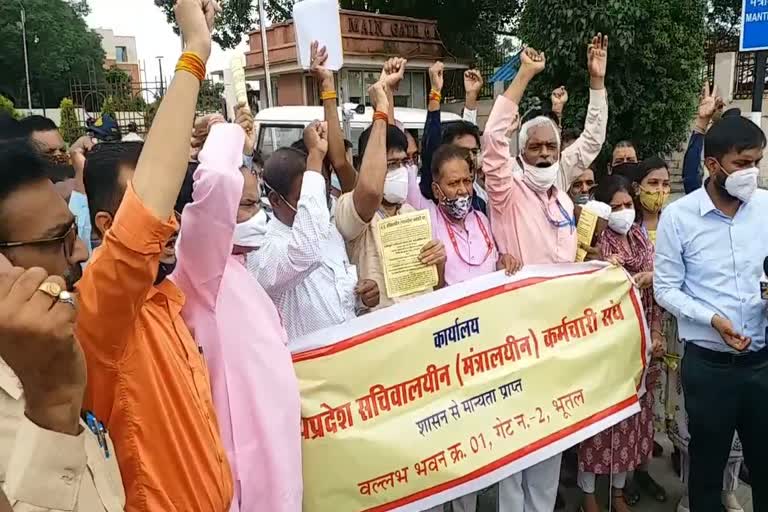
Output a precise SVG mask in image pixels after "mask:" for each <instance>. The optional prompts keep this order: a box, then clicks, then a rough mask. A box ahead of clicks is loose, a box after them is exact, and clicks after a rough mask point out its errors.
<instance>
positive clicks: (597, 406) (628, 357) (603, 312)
mask: <svg viewBox="0 0 768 512" xmlns="http://www.w3.org/2000/svg"><path fill="white" fill-rule="evenodd" d="M647 336H648V335H647V326H646V324H645V320H644V318H643V313H642V306H641V304H640V300H639V295H638V294H637V293H636V291H635V290H634V289H633V288H632V285H631V284H630V282H629V280H628V279H627V276H626V274H625V273H624V271H623V270H621V269H619V268H615V267H604V266H598V265H595V264H583V265H567V266H539V267H530V268H526V269H524V270H523V272H521V273H520V275H518V276H515V278H508V277H506V276H504V275H503V273H497V274H493V275H491V276H486V277H483V278H480V279H477V280H473V281H471V282H469V283H465V284H462V285H456V286H454V287H451V288H448V289H445V290H441V291H440V292H436V293H433V294H430V295H427V296H425V297H423V298H419V299H415V300H413V301H410V302H407V303H405V304H399V305H397V306H393V307H392V308H389V309H388V310H385V311H382V312H379V313H375V314H372V315H368V316H366V317H361V318H358V319H357V320H356V321H354V322H352V323H351V324H350V325H347V326H341V327H338V328H336V329H333V330H328V331H324V332H322V333H316V334H314V335H311V336H310V337H309V338H308V339H305V340H300V342H299V345H303V346H305V347H306V346H314V347H315V348H309V349H306V350H303V351H301V352H297V353H295V354H294V363H295V368H296V374H297V376H298V378H299V381H300V388H301V396H302V405H301V409H302V435H303V465H304V511H305V512H327V511H331V510H332V511H334V512H353V511H355V512H356V511H385V510H423V509H424V508H427V507H429V506H433V505H437V504H440V503H444V502H446V501H448V500H450V499H452V498H455V497H458V496H461V495H464V494H467V493H468V492H470V491H474V490H479V489H482V488H484V487H486V486H488V485H490V484H492V483H494V482H496V481H498V480H500V479H502V478H504V477H506V476H508V475H510V474H514V473H516V472H519V471H520V470H522V469H524V468H526V467H529V466H531V465H533V464H535V463H537V462H539V461H541V460H544V459H546V458H548V457H551V456H552V455H555V454H557V453H560V452H562V451H563V450H564V449H566V448H567V447H569V446H572V445H574V444H576V443H578V442H580V441H581V440H583V439H586V438H588V437H589V436H591V435H594V434H595V433H597V432H599V431H601V430H603V429H605V428H607V427H609V426H610V425H612V424H615V423H617V422H618V421H621V420H622V419H624V418H626V417H628V416H630V415H632V414H634V413H636V412H637V411H639V407H638V405H637V403H638V390H640V389H641V382H642V376H643V372H644V370H645V362H646V358H647V350H648V344H647V343H646V339H647ZM324 339H325V340H329V341H327V342H324V341H321V340H324ZM323 345H325V346H323Z"/></svg>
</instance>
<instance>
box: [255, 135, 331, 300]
mask: <svg viewBox="0 0 768 512" xmlns="http://www.w3.org/2000/svg"><path fill="white" fill-rule="evenodd" d="M304 142H305V144H306V145H307V149H308V150H309V155H308V157H307V169H306V171H305V172H304V176H303V179H302V184H301V192H300V194H299V201H298V203H297V204H296V216H295V217H294V220H293V225H292V226H291V234H290V236H289V238H288V240H287V241H284V240H280V239H277V238H272V237H267V240H266V241H265V243H264V244H263V245H262V246H261V248H260V249H259V251H258V252H257V254H256V258H255V259H256V263H255V264H252V265H249V269H250V270H251V271H252V272H253V273H254V274H255V276H256V279H257V280H258V281H259V284H261V286H262V287H263V288H264V289H265V290H266V292H267V293H269V294H270V295H272V296H275V295H279V294H281V293H283V292H284V291H286V290H287V289H289V288H292V287H294V286H296V285H297V284H299V283H300V282H301V281H303V280H304V279H305V278H306V277H307V276H309V274H311V273H312V272H313V271H314V270H315V269H317V268H318V267H319V266H320V264H321V263H322V261H323V258H324V252H323V251H324V250H325V246H326V245H327V243H328V240H330V236H331V215H330V212H329V211H328V204H327V200H326V197H327V196H326V188H325V187H326V182H325V177H323V175H322V170H321V169H322V165H323V159H324V158H325V155H326V152H327V151H328V141H327V138H326V134H325V133H324V131H323V127H322V123H319V122H317V121H316V122H314V123H312V124H310V125H309V126H308V127H307V128H306V129H305V130H304ZM273 222H280V221H279V220H275V221H273Z"/></svg>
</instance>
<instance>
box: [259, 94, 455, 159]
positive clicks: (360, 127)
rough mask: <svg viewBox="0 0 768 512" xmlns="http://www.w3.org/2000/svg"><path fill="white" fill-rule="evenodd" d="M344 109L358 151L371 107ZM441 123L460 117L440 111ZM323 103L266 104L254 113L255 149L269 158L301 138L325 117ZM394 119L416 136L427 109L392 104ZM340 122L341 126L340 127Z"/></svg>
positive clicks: (346, 106)
mask: <svg viewBox="0 0 768 512" xmlns="http://www.w3.org/2000/svg"><path fill="white" fill-rule="evenodd" d="M344 110H346V111H347V113H348V115H349V114H351V119H350V123H349V124H350V132H351V139H350V142H352V145H353V146H354V150H353V153H354V154H355V155H357V140H358V139H359V138H360V134H361V133H363V131H365V129H366V128H368V127H369V126H370V125H371V122H372V120H373V109H372V108H371V107H366V108H365V109H363V108H362V106H358V105H356V104H354V103H347V104H345V105H344ZM440 117H441V120H442V122H443V123H446V122H451V121H461V117H459V116H458V115H456V114H452V113H450V112H441V114H440ZM324 118H325V114H324V112H323V107H274V108H267V109H264V110H262V111H261V112H259V113H258V114H256V122H258V123H259V124H260V127H261V129H260V131H259V142H258V145H257V148H258V150H259V151H260V152H261V154H262V156H263V158H264V159H266V158H268V157H269V155H271V154H272V153H273V152H274V151H275V150H276V149H278V148H282V147H286V146H290V145H291V144H293V143H294V142H296V141H297V140H299V139H301V138H302V136H303V134H304V128H306V127H307V125H309V123H311V122H312V121H314V120H315V119H324ZM341 119H342V108H341V107H339V120H341ZM395 119H397V121H399V122H400V123H402V124H403V127H404V128H405V129H406V130H408V131H410V132H412V133H418V136H419V140H421V136H422V135H423V133H424V123H425V122H426V120H427V111H426V110H422V109H418V108H395ZM343 129H344V128H343V122H342V130H343Z"/></svg>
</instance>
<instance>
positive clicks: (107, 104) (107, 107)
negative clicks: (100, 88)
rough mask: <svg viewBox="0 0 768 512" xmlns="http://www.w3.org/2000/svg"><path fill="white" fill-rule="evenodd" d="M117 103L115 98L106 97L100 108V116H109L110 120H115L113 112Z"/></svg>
mask: <svg viewBox="0 0 768 512" xmlns="http://www.w3.org/2000/svg"><path fill="white" fill-rule="evenodd" d="M116 107H117V102H116V101H115V98H113V97H112V96H107V99H106V100H104V104H103V105H102V106H101V115H104V114H109V115H110V116H111V117H112V119H114V120H117V116H116V115H115V112H116V111H117V108H116Z"/></svg>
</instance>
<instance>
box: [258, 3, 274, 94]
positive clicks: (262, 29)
mask: <svg viewBox="0 0 768 512" xmlns="http://www.w3.org/2000/svg"><path fill="white" fill-rule="evenodd" d="M257 1H258V3H259V33H260V35H261V54H262V55H263V56H264V82H265V85H266V89H267V107H271V106H272V75H270V73H269V49H268V48H267V16H266V15H265V14H264V0H257Z"/></svg>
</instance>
